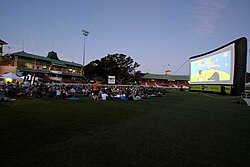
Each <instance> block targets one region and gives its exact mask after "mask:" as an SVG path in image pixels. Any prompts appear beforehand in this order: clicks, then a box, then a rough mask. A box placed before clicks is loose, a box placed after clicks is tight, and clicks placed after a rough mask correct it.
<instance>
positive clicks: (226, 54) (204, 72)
mask: <svg viewBox="0 0 250 167" xmlns="http://www.w3.org/2000/svg"><path fill="white" fill-rule="evenodd" d="M234 55H235V54H234V43H233V44H231V45H229V46H226V47H224V48H222V49H220V50H217V51H215V52H212V53H209V54H206V55H203V56H200V57H196V58H191V59H190V84H217V85H218V84H233V77H234Z"/></svg>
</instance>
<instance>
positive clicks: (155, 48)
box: [0, 0, 250, 75]
mask: <svg viewBox="0 0 250 167" xmlns="http://www.w3.org/2000/svg"><path fill="white" fill-rule="evenodd" d="M0 6H1V10H0V20H1V25H0V39H2V40H4V41H6V42H7V43H8V45H7V46H5V47H4V51H5V52H7V53H8V52H11V53H13V52H17V51H22V49H23V48H24V51H25V52H28V53H32V54H37V55H42V56H47V53H48V52H49V51H51V50H54V51H56V52H57V53H58V56H59V58H60V59H63V60H68V61H74V62H76V63H80V64H82V58H83V35H82V29H86V30H88V31H89V33H90V34H89V36H88V37H87V42H86V60H85V64H87V63H89V62H90V61H92V60H95V59H100V58H102V57H104V56H106V55H108V54H113V53H122V54H126V55H128V56H130V57H132V58H133V59H134V61H136V62H137V63H139V64H141V66H140V67H139V68H138V70H141V71H142V72H150V73H155V74H164V73H165V70H166V69H170V70H171V71H172V74H185V75H189V62H187V63H186V64H185V65H184V66H183V67H182V68H180V67H181V66H182V65H183V64H184V63H185V62H186V61H187V60H188V59H189V58H190V57H192V56H195V55H199V54H201V53H204V52H208V51H211V50H213V49H216V48H218V47H220V46H223V45H224V44H227V43H229V42H231V41H233V40H235V39H238V38H240V37H246V38H247V39H248V49H249V39H250V18H249V17H250V0H237V1H236V0H0ZM8 46H9V47H10V49H9V48H8ZM249 61H250V60H249V56H248V63H247V64H248V69H247V71H248V72H249V71H250V66H249ZM179 68H180V69H179ZM178 69H179V70H178ZM177 70H178V71H177Z"/></svg>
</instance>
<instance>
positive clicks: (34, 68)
mask: <svg viewBox="0 0 250 167" xmlns="http://www.w3.org/2000/svg"><path fill="white" fill-rule="evenodd" d="M0 66H2V67H5V68H6V67H9V68H13V67H15V68H16V73H17V74H18V75H19V76H24V81H25V80H28V81H30V82H31V83H33V82H34V81H40V82H58V83H59V82H61V83H83V82H85V77H84V75H83V66H82V65H81V64H78V63H74V62H69V61H64V60H60V59H59V58H58V57H57V53H56V52H54V51H51V52H49V53H48V55H47V57H45V56H40V55H35V54H31V53H26V52H24V51H21V52H16V53H12V54H10V55H5V56H4V58H2V59H1V62H0Z"/></svg>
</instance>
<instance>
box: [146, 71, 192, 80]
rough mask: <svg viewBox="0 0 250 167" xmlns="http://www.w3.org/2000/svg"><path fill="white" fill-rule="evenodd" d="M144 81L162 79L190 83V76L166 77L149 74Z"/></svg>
mask: <svg viewBox="0 0 250 167" xmlns="http://www.w3.org/2000/svg"><path fill="white" fill-rule="evenodd" d="M142 79H160V80H177V81H188V80H189V76H188V75H165V74H150V73H147V74H146V75H144V76H143V77H142Z"/></svg>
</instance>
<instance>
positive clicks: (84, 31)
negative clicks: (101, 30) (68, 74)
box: [82, 29, 89, 66]
mask: <svg viewBox="0 0 250 167" xmlns="http://www.w3.org/2000/svg"><path fill="white" fill-rule="evenodd" d="M82 35H84V44H83V58H82V66H84V64H85V43H86V37H87V36H88V35H89V32H88V31H86V30H84V29H82Z"/></svg>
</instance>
